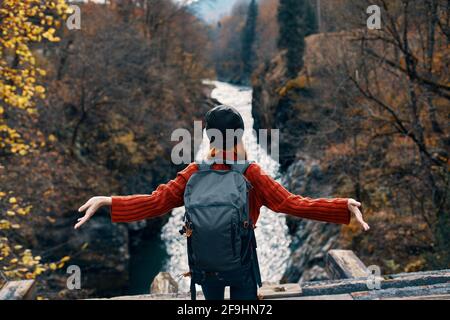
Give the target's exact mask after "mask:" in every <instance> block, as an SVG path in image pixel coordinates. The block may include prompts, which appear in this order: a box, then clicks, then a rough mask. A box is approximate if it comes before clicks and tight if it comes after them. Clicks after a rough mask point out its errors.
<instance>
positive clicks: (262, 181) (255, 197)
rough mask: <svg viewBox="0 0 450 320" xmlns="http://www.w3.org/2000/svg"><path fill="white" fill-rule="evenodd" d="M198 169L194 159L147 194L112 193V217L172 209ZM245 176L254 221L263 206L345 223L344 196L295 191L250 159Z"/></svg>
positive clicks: (142, 216) (127, 217) (148, 214)
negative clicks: (316, 195)
mask: <svg viewBox="0 0 450 320" xmlns="http://www.w3.org/2000/svg"><path fill="white" fill-rule="evenodd" d="M213 169H218V170H227V169H229V166H228V165H226V164H214V166H213ZM197 170H198V167H197V165H196V164H195V163H191V164H189V165H188V166H187V167H186V168H185V169H184V170H182V171H180V172H179V173H178V174H177V177H176V178H175V179H173V180H171V181H169V182H168V183H167V184H162V185H160V186H158V188H157V189H156V190H155V191H153V192H152V193H151V194H150V195H132V196H113V197H112V205H111V218H112V221H113V222H131V221H137V220H142V219H147V218H153V217H157V216H161V215H163V214H165V213H167V212H169V211H170V210H171V209H173V208H176V207H180V206H182V205H183V204H184V203H183V195H184V189H185V187H186V183H187V181H188V180H189V178H190V176H191V175H192V174H193V173H194V172H196V171H197ZM245 177H246V178H247V179H248V180H249V181H250V183H251V184H252V186H253V188H252V189H251V190H250V194H249V201H250V214H251V217H252V220H253V221H254V223H256V221H257V220H258V217H259V210H260V208H261V207H262V206H266V207H268V208H269V209H271V210H273V211H275V212H281V213H286V214H290V215H294V216H297V217H301V218H307V219H313V220H318V221H325V222H332V223H340V224H348V223H349V222H350V211H349V210H348V207H347V200H348V199H345V198H335V199H325V198H322V199H311V198H306V197H302V196H299V195H294V194H292V193H290V192H289V191H288V190H286V189H285V188H284V187H283V186H282V185H281V184H279V183H278V182H276V181H275V180H274V179H272V178H271V177H270V176H268V175H267V174H266V173H264V172H263V170H262V169H261V167H260V166H259V165H258V164H256V163H252V164H251V165H250V166H249V167H248V168H247V171H246V172H245Z"/></svg>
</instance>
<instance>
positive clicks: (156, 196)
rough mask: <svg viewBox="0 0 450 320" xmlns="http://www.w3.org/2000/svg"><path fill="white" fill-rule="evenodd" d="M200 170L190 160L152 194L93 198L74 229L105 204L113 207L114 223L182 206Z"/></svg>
mask: <svg viewBox="0 0 450 320" xmlns="http://www.w3.org/2000/svg"><path fill="white" fill-rule="evenodd" d="M195 171H197V165H196V164H194V163H191V164H190V165H189V166H187V167H186V168H185V169H184V170H182V171H180V172H178V174H177V177H176V178H175V179H173V180H170V181H169V182H168V183H166V184H161V185H159V186H158V188H157V189H156V190H155V191H153V192H152V193H151V194H149V195H148V194H147V195H145V194H142V195H131V196H112V197H93V198H91V199H89V200H88V201H87V202H86V203H85V204H84V205H82V206H81V207H80V208H79V209H78V211H79V212H84V211H85V214H84V216H83V217H81V218H80V219H78V223H77V224H76V225H75V229H78V228H79V227H81V226H82V225H83V224H84V223H85V222H86V221H88V220H89V219H90V218H91V217H92V216H93V215H94V214H95V212H97V210H98V209H99V208H101V207H102V206H111V220H112V221H113V222H132V221H138V220H143V219H148V218H153V217H157V216H160V215H163V214H165V213H167V212H169V211H170V210H172V209H173V208H176V207H180V206H182V205H183V203H184V201H183V194H184V189H185V187H186V183H187V181H188V180H189V177H190V176H191V175H192V174H193V173H194V172H195Z"/></svg>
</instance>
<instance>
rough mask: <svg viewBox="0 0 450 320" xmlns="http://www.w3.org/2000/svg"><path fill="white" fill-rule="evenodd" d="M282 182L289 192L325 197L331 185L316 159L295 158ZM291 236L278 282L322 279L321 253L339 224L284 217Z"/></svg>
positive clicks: (334, 236)
mask: <svg viewBox="0 0 450 320" xmlns="http://www.w3.org/2000/svg"><path fill="white" fill-rule="evenodd" d="M283 183H284V185H285V186H286V187H287V188H288V189H289V190H290V191H291V192H293V193H295V194H300V195H302V196H308V197H327V196H330V194H331V192H332V187H331V185H329V184H328V183H327V175H326V173H324V172H323V170H322V169H321V168H320V166H319V164H318V162H317V161H313V160H311V159H304V160H297V161H296V162H294V163H293V164H292V165H291V166H290V167H289V168H288V170H287V172H286V174H285V176H284V178H283ZM287 224H288V227H289V232H290V234H291V236H292V242H291V245H290V248H291V250H292V254H291V256H290V257H289V260H288V266H287V268H286V271H285V273H284V275H283V278H282V280H281V282H304V281H315V280H325V279H328V276H327V274H326V272H325V269H324V268H325V255H326V252H327V251H328V250H330V249H331V248H333V246H334V245H335V243H336V241H337V238H338V236H339V230H340V227H339V226H337V225H333V224H327V223H323V222H316V221H311V220H306V219H300V218H296V217H293V216H288V217H287Z"/></svg>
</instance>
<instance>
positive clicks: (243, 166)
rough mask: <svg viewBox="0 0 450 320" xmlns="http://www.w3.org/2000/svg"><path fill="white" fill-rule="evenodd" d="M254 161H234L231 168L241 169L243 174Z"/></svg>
mask: <svg viewBox="0 0 450 320" xmlns="http://www.w3.org/2000/svg"><path fill="white" fill-rule="evenodd" d="M253 162H254V161H247V160H246V161H245V162H244V163H232V164H231V168H232V169H233V170H236V171H239V172H240V173H241V174H245V171H246V170H247V168H248V167H249V166H250V165H251V164H252V163H253Z"/></svg>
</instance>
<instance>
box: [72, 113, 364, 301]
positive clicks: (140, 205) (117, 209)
mask: <svg viewBox="0 0 450 320" xmlns="http://www.w3.org/2000/svg"><path fill="white" fill-rule="evenodd" d="M205 120H206V132H207V134H208V137H209V139H210V142H211V146H212V147H211V149H210V152H209V154H208V158H209V160H214V161H212V162H213V163H214V164H213V165H212V169H214V170H229V169H230V166H229V165H228V164H226V163H225V162H226V161H230V160H231V161H236V160H237V159H247V155H246V152H245V150H244V148H243V144H242V131H243V129H244V122H243V119H242V117H241V115H240V114H239V113H238V112H237V111H236V110H235V109H234V108H232V107H228V106H223V105H222V106H217V107H215V108H213V109H211V110H210V111H209V112H208V113H207V114H206V117H205ZM227 130H234V132H237V133H239V132H240V134H236V135H235V136H232V137H233V141H232V142H231V143H230V141H228V142H229V143H230V144H231V145H232V147H231V148H229V149H227V148H226V146H228V145H230V144H227V141H226V138H225V139H223V141H222V142H220V143H218V141H215V140H219V139H216V138H217V135H216V134H217V132H220V133H222V137H227V135H226V133H227ZM211 132H215V134H214V135H213V134H210V133H211ZM230 139H231V138H230ZM198 170H199V168H198V165H197V164H196V163H191V164H189V165H188V166H187V167H186V168H185V169H184V170H182V171H180V172H179V173H178V174H177V177H176V178H175V179H173V180H171V181H169V182H168V183H167V184H162V185H160V186H158V188H157V189H156V190H155V191H153V193H152V194H150V195H131V196H112V197H93V198H91V199H89V200H88V201H87V202H86V203H85V204H84V205H82V206H81V207H80V209H79V212H84V211H85V214H84V216H83V217H82V218H80V219H78V223H77V224H76V225H75V229H78V228H79V227H81V226H82V225H83V224H84V223H86V221H88V220H89V219H90V218H91V217H92V216H93V215H94V213H95V212H96V211H97V210H98V209H99V208H100V207H102V206H110V207H111V218H112V221H113V222H131V221H138V220H143V219H148V218H154V217H157V216H161V215H163V214H165V213H167V212H169V211H170V210H172V209H173V208H176V207H180V206H183V205H184V191H185V187H186V184H187V182H188V180H189V178H190V177H191V176H192V175H193V174H194V173H195V172H197V171H198ZM244 176H245V178H246V179H247V180H248V181H249V182H250V184H251V186H252V188H251V189H250V191H249V195H248V201H249V211H250V217H251V221H252V222H253V224H256V222H257V220H258V217H259V210H260V208H261V207H262V206H266V207H268V208H269V209H271V210H273V211H275V212H282V213H286V214H291V215H294V216H297V217H301V218H306V219H313V220H318V221H324V222H331V223H338V224H348V223H349V222H350V215H351V213H353V214H354V215H355V218H356V220H357V221H358V222H359V223H360V224H361V226H362V228H363V229H364V230H368V229H369V226H368V224H367V223H366V222H364V220H363V218H362V214H361V212H360V210H359V209H358V208H359V207H360V206H361V204H360V203H359V202H358V201H356V200H354V199H346V198H335V199H311V198H305V197H302V196H299V195H294V194H292V193H290V192H289V191H288V190H286V189H285V188H284V187H283V186H282V185H280V184H279V183H278V182H276V181H275V180H274V179H273V178H271V177H270V176H268V175H267V174H266V173H265V172H264V171H263V170H262V169H261V167H260V166H259V165H258V164H256V163H251V164H250V165H249V166H248V167H247V169H246V171H245V173H244ZM252 272H253V271H252ZM252 272H250V273H249V274H248V275H245V277H244V278H245V279H246V280H245V281H243V282H242V283H239V285H235V286H231V287H230V297H231V299H240V300H242V299H256V297H257V282H258V281H257V280H256V279H255V276H253V274H252ZM202 290H203V293H204V295H205V298H206V299H214V300H220V299H223V297H224V285H223V284H221V283H220V282H218V281H210V282H205V283H203V284H202Z"/></svg>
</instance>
